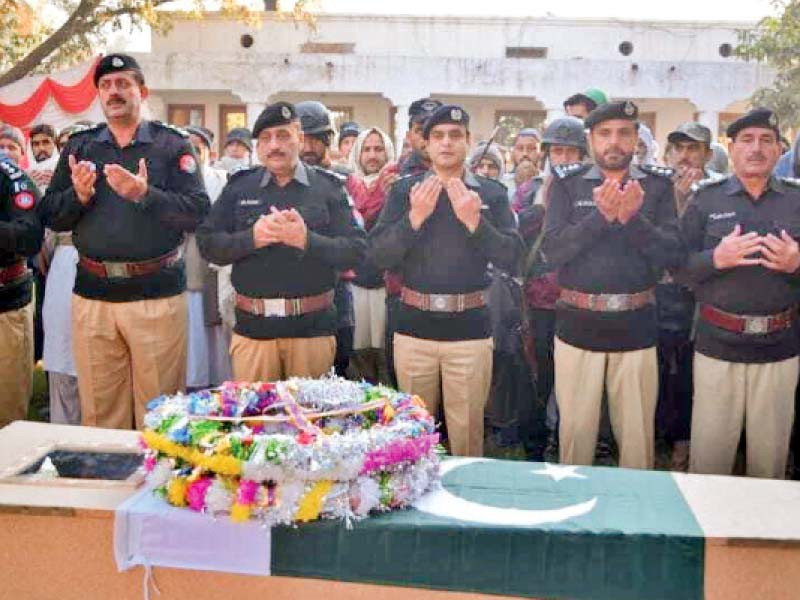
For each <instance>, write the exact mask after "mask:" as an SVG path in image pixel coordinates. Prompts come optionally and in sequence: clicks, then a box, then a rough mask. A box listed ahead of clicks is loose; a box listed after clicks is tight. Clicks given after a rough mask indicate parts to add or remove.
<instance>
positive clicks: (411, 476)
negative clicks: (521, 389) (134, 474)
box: [141, 376, 439, 525]
mask: <svg viewBox="0 0 800 600" xmlns="http://www.w3.org/2000/svg"><path fill="white" fill-rule="evenodd" d="M147 409H148V412H147V415H146V416H145V420H144V426H145V429H144V431H143V433H142V438H141V439H142V444H143V447H144V449H145V470H146V471H147V472H148V480H149V482H150V484H151V485H152V486H153V487H154V489H155V491H156V493H157V494H160V495H162V496H163V497H164V498H165V499H166V500H167V501H168V502H169V503H170V504H172V505H174V506H185V507H189V508H191V509H193V510H196V511H201V512H206V513H209V514H211V515H214V516H216V515H219V514H229V515H230V516H231V518H232V519H233V520H234V521H246V520H248V519H250V518H254V519H258V520H260V521H261V522H263V523H265V524H266V525H277V524H290V523H294V522H298V521H300V522H305V521H312V520H315V519H318V518H321V517H322V518H344V519H346V520H348V522H349V520H350V519H353V518H361V517H364V516H366V515H367V514H368V513H369V512H370V511H373V510H377V511H387V510H391V509H395V508H401V507H405V506H408V505H410V504H411V503H413V502H414V501H415V500H416V499H417V498H418V497H419V496H420V495H422V494H423V493H424V492H425V491H426V490H428V489H429V488H430V487H431V485H432V484H433V483H434V482H436V481H437V480H438V467H439V456H438V453H437V449H438V442H439V434H438V433H436V431H435V423H434V420H433V418H432V417H431V415H430V414H429V413H428V411H427V410H426V409H425V405H424V403H423V402H422V400H421V399H420V398H419V397H417V396H410V395H408V394H405V393H402V392H397V391H395V390H392V389H390V388H387V387H384V386H374V385H371V384H368V383H356V382H352V381H347V380H344V379H341V378H338V377H332V376H331V377H323V378H321V379H303V378H293V379H289V380H287V381H281V382H276V383H262V382H259V383H235V382H226V383H224V384H223V385H222V386H221V387H219V388H215V389H211V390H204V391H200V392H195V393H191V394H178V395H176V396H161V397H159V398H156V399H155V400H152V401H151V402H150V403H149V404H148V406H147Z"/></svg>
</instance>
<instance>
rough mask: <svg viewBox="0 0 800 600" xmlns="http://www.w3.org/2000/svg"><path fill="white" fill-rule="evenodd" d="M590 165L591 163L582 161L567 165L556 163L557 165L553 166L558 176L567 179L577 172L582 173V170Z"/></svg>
mask: <svg viewBox="0 0 800 600" xmlns="http://www.w3.org/2000/svg"><path fill="white" fill-rule="evenodd" d="M589 167H590V165H587V164H586V163H582V162H576V163H569V164H566V165H556V166H555V167H553V173H555V174H556V177H558V178H559V179H565V178H567V177H570V176H572V175H576V174H577V173H580V172H581V171H583V170H584V169H588V168H589Z"/></svg>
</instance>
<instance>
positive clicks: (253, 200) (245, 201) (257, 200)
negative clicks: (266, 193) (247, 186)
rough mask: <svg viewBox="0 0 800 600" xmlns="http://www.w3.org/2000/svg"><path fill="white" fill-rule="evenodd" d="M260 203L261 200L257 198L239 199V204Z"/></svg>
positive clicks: (256, 204)
mask: <svg viewBox="0 0 800 600" xmlns="http://www.w3.org/2000/svg"><path fill="white" fill-rule="evenodd" d="M259 204H261V200H259V199H258V198H245V199H244V200H239V206H258V205H259Z"/></svg>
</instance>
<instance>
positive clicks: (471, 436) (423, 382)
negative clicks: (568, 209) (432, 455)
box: [370, 105, 521, 456]
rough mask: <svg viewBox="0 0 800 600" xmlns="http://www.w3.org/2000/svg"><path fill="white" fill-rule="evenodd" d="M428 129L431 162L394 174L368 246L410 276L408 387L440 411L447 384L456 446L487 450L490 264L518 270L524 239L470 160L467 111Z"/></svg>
mask: <svg viewBox="0 0 800 600" xmlns="http://www.w3.org/2000/svg"><path fill="white" fill-rule="evenodd" d="M423 135H424V136H425V140H426V145H427V149H428V153H429V154H430V157H431V161H432V170H431V171H429V172H427V173H424V174H421V175H414V176H408V177H405V178H401V179H398V181H397V182H395V184H394V186H393V187H392V189H391V191H390V193H389V199H388V201H387V204H386V206H385V207H384V210H383V212H382V213H381V216H380V218H379V220H378V223H377V225H375V227H374V228H373V230H372V231H371V232H370V251H371V253H372V257H373V259H374V260H375V262H376V263H377V264H378V266H379V267H384V268H389V269H399V270H400V271H401V273H402V276H403V280H404V287H403V291H402V294H401V305H400V312H399V315H398V324H397V333H396V334H395V337H394V344H395V368H396V371H397V379H398V382H399V385H400V388H401V389H402V390H403V391H406V392H408V393H412V394H417V395H419V396H421V397H422V398H423V399H424V400H425V402H426V403H427V405H428V409H429V410H430V412H431V413H432V414H436V412H437V408H438V405H439V399H440V385H441V390H442V391H443V393H444V413H445V419H446V423H447V428H448V434H449V438H450V447H451V451H452V453H453V454H456V455H471V456H480V455H481V454H482V453H483V409H484V406H485V404H486V400H487V397H488V392H489V385H490V379H491V373H492V339H491V328H490V323H489V314H488V310H487V308H486V294H485V290H486V288H487V287H488V286H489V283H490V280H489V277H488V275H487V265H488V263H489V262H491V263H493V264H494V265H496V266H498V267H499V268H502V269H506V270H513V268H514V266H515V265H516V261H517V259H518V257H519V251H520V249H521V248H520V246H521V243H520V240H519V237H518V236H517V234H516V232H515V231H514V217H513V215H512V213H511V210H510V208H509V206H508V200H507V198H506V196H505V188H503V186H502V185H500V184H499V183H498V182H496V181H494V180H491V179H487V178H485V177H480V176H476V175H473V174H472V173H471V172H470V171H467V170H465V168H464V161H465V159H466V156H467V150H468V148H469V115H467V112H466V111H465V110H464V109H463V108H461V107H459V106H452V105H449V106H448V105H445V106H441V107H439V108H438V109H436V111H435V112H434V113H433V114H432V115H431V116H430V117H429V118H428V119H427V120H426V121H425V127H424V130H423ZM443 249H444V250H445V251H443Z"/></svg>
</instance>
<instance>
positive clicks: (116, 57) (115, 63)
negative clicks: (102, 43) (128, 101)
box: [94, 54, 144, 87]
mask: <svg viewBox="0 0 800 600" xmlns="http://www.w3.org/2000/svg"><path fill="white" fill-rule="evenodd" d="M117 71H136V72H137V73H139V75H140V76H141V77H142V80H144V73H142V68H141V67H140V66H139V63H138V62H136V59H135V58H133V57H132V56H128V55H127V54H108V55H107V56H104V57H103V58H101V59H100V62H99V63H97V67H95V69H94V87H97V82H98V81H100V78H101V77H102V76H103V75H108V74H109V73H116V72H117Z"/></svg>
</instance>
